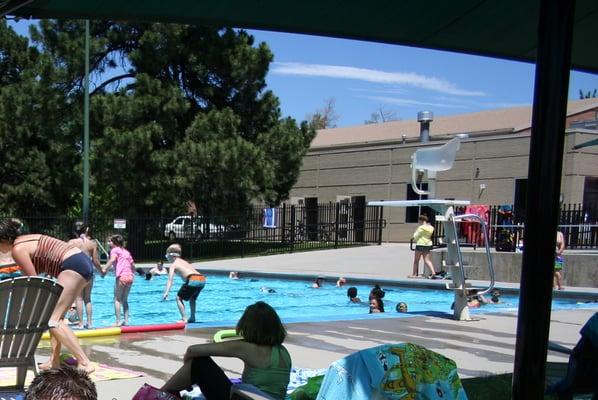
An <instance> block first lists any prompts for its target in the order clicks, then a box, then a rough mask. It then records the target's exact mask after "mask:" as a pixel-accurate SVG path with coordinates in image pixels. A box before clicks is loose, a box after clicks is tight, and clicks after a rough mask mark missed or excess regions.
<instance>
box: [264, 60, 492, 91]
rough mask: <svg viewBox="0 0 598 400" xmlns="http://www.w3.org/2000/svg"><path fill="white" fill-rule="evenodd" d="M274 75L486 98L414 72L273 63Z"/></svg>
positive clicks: (441, 80) (442, 80)
mask: <svg viewBox="0 0 598 400" xmlns="http://www.w3.org/2000/svg"><path fill="white" fill-rule="evenodd" d="M272 73H273V74H280V75H300V76H318V77H327V78H339V79H353V80H360V81H366V82H374V83H384V84H395V85H409V86H414V87H418V88H422V89H427V90H432V91H436V92H440V93H446V94H452V95H455V96H485V95H486V94H485V93H484V92H481V91H472V90H465V89H460V88H459V87H457V86H456V85H454V84H452V83H450V82H447V81H445V80H444V79H440V78H436V77H433V76H425V75H420V74H416V73H413V72H385V71H378V70H375V69H366V68H355V67H345V66H340V65H322V64H302V63H280V62H275V63H273V67H272Z"/></svg>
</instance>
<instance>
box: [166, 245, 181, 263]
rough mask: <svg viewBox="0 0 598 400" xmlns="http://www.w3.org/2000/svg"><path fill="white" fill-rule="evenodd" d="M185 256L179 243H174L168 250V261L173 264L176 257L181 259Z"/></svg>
mask: <svg viewBox="0 0 598 400" xmlns="http://www.w3.org/2000/svg"><path fill="white" fill-rule="evenodd" d="M182 254H183V250H182V248H181V245H180V244H178V243H173V244H171V245H170V246H168V248H167V249H166V256H165V257H166V260H167V261H168V262H173V261H174V260H175V259H176V257H180V256H181V255H182Z"/></svg>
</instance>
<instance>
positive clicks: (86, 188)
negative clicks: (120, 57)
mask: <svg viewBox="0 0 598 400" xmlns="http://www.w3.org/2000/svg"><path fill="white" fill-rule="evenodd" d="M84 86H85V93H84V95H83V222H85V223H87V222H88V220H89V20H86V21H85V80H84Z"/></svg>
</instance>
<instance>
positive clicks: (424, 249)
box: [409, 214, 436, 278]
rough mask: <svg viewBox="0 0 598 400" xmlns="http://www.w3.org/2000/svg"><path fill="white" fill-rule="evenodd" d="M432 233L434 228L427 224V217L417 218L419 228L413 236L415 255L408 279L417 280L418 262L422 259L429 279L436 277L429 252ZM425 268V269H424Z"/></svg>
mask: <svg viewBox="0 0 598 400" xmlns="http://www.w3.org/2000/svg"><path fill="white" fill-rule="evenodd" d="M433 233H434V227H433V226H432V225H430V224H429V223H428V217H427V216H426V215H424V214H422V215H420V216H419V226H418V227H417V229H416V231H415V233H414V234H413V240H414V241H415V255H414V258H413V272H412V273H411V275H409V278H417V277H418V272H419V260H420V258H422V256H423V258H424V265H427V266H428V268H429V269H430V276H429V277H430V278H434V277H435V276H436V271H435V270H434V264H432V259H431V257H430V250H432V234H433ZM424 268H425V267H424Z"/></svg>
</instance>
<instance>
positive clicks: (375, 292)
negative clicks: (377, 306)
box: [369, 284, 386, 300]
mask: <svg viewBox="0 0 598 400" xmlns="http://www.w3.org/2000/svg"><path fill="white" fill-rule="evenodd" d="M385 294H386V293H385V292H384V290H382V288H381V287H380V285H378V284H376V285H374V287H373V289H372V290H371V291H370V295H369V299H370V300H371V299H372V298H374V297H377V298H379V299H383V298H384V295H385Z"/></svg>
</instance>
